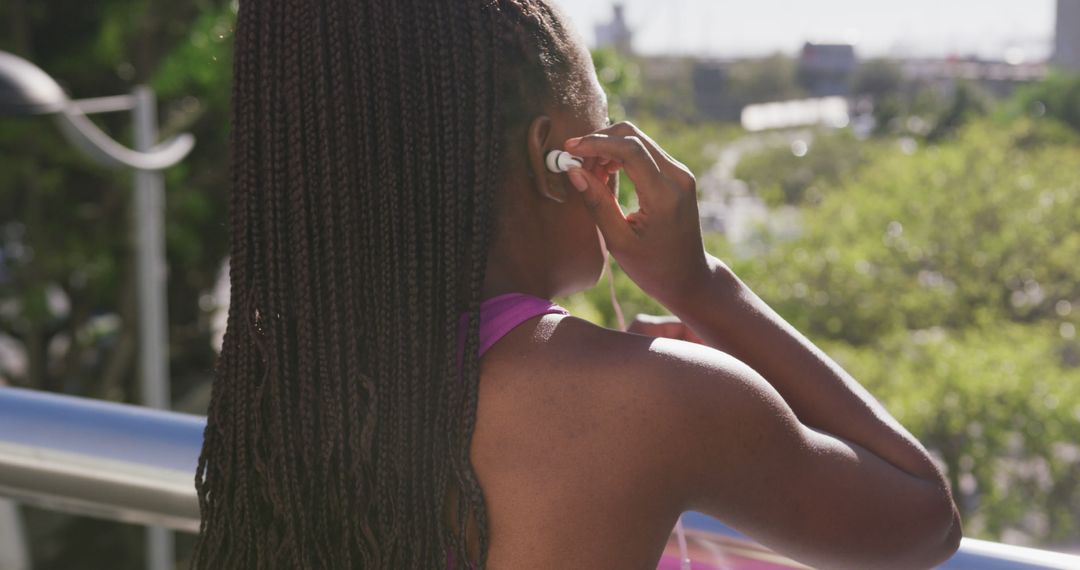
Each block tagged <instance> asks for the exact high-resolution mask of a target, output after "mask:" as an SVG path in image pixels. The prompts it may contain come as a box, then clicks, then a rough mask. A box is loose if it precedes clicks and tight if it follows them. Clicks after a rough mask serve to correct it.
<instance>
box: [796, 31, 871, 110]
mask: <svg viewBox="0 0 1080 570" xmlns="http://www.w3.org/2000/svg"><path fill="white" fill-rule="evenodd" d="M858 64H859V60H858V58H857V57H856V56H855V46H853V45H851V44H815V43H810V42H807V43H806V44H805V45H804V46H803V49H802V54H801V55H800V56H799V83H800V84H801V85H802V86H803V87H804V88H805V89H806V91H807V92H808V93H809V94H810V95H811V96H814V97H829V96H833V95H848V94H849V93H850V92H851V75H852V74H853V73H854V72H855V68H856V67H857V66H858Z"/></svg>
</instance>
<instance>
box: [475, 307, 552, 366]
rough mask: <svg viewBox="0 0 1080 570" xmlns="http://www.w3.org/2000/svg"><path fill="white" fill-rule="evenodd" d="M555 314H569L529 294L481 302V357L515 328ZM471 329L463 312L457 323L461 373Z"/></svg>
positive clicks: (479, 352)
mask: <svg viewBox="0 0 1080 570" xmlns="http://www.w3.org/2000/svg"><path fill="white" fill-rule="evenodd" d="M549 313H555V314H560V315H569V314H570V311H567V310H566V309H564V308H563V307H561V306H559V305H558V304H556V303H552V302H551V301H549V300H548V299H543V298H540V297H535V296H533V295H528V294H526V293H506V294H503V295H498V296H495V297H492V298H490V299H486V300H485V301H484V302H482V303H480V331H479V332H480V346H479V350H478V354H479V355H480V356H483V355H484V353H485V352H487V350H488V349H489V348H491V347H492V346H493V345H494V344H495V343H496V342H498V341H499V339H500V338H502V337H503V336H504V335H506V333H508V332H510V331H511V330H513V328H514V327H516V326H518V325H520V324H521V323H523V322H525V321H527V320H529V319H531V318H533V317H535V316H537V315H546V314H549ZM468 326H469V315H468V314H467V313H462V315H461V320H460V322H459V323H458V351H457V353H458V359H457V363H458V370H461V365H462V356H463V355H464V354H465V332H466V330H467V327H468Z"/></svg>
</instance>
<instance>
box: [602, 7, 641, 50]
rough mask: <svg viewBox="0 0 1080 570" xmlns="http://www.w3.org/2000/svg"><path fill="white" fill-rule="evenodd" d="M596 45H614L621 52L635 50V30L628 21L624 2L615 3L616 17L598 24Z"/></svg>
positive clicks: (604, 46)
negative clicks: (631, 28)
mask: <svg viewBox="0 0 1080 570" xmlns="http://www.w3.org/2000/svg"><path fill="white" fill-rule="evenodd" d="M596 47H598V48H607V47H613V48H615V49H616V50H618V51H619V52H621V53H631V52H633V49H634V32H633V31H632V30H630V26H629V25H627V23H626V10H625V7H624V6H623V5H622V4H615V17H614V19H612V20H611V21H610V22H608V23H606V24H599V25H597V26H596Z"/></svg>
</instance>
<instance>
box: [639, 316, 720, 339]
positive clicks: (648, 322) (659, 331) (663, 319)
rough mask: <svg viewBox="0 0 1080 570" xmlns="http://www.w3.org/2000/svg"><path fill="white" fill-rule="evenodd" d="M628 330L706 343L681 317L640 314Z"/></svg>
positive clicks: (647, 334)
mask: <svg viewBox="0 0 1080 570" xmlns="http://www.w3.org/2000/svg"><path fill="white" fill-rule="evenodd" d="M626 332H632V333H637V334H643V335H646V336H656V337H661V338H673V339H676V340H685V341H687V342H696V343H698V344H705V343H704V342H703V341H702V340H701V337H699V336H698V335H697V333H695V332H694V331H693V329H691V328H690V327H688V326H686V323H684V322H682V321H681V320H679V317H671V316H656V315H644V314H639V315H638V316H636V317H634V322H632V323H630V327H629V328H627V329H626Z"/></svg>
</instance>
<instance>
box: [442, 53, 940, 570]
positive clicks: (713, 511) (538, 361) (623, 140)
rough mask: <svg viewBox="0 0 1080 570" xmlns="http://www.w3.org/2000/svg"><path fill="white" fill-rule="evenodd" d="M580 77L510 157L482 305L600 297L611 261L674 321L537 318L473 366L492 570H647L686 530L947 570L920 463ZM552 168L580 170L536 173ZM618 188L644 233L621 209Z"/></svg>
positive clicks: (933, 490)
mask: <svg viewBox="0 0 1080 570" xmlns="http://www.w3.org/2000/svg"><path fill="white" fill-rule="evenodd" d="M577 49H579V50H584V47H583V46H582V45H581V44H580V43H579V45H578V46H577ZM582 61H590V60H589V59H588V58H587V57H585V58H583V60H582ZM580 76H581V77H583V78H586V79H585V80H583V83H584V86H583V87H584V88H585V89H587V90H588V92H589V97H586V98H585V100H586V103H585V104H584V105H583V107H582V108H580V109H569V110H567V109H558V108H548V109H547V110H546V111H545V113H544V114H543V115H541V116H538V117H536V118H535V119H534V120H533V121H532V123H531V124H530V126H529V128H528V134H527V136H526V138H525V140H523V141H522V142H521V144H522V145H523V146H524V151H525V153H526V155H527V157H528V160H527V164H526V165H524V166H523V168H521V169H519V171H517V172H513V173H510V174H509V176H508V178H507V183H506V184H505V186H504V188H503V189H502V191H503V192H504V196H503V198H504V199H503V200H501V203H502V204H503V208H502V210H501V212H500V213H499V215H500V222H499V226H498V229H497V231H496V239H495V240H494V242H493V245H492V248H491V251H490V255H489V263H488V267H487V275H486V278H485V282H484V289H483V291H484V298H490V297H493V296H495V295H499V294H502V293H508V292H515V291H516V292H524V293H529V294H531V295H535V296H538V297H543V298H548V299H551V298H554V297H557V296H561V295H567V294H571V293H574V292H577V291H581V290H583V289H586V288H589V287H592V286H594V285H595V284H596V283H597V281H598V279H599V278H600V276H601V273H602V271H603V267H604V256H605V252H610V254H611V255H614V256H615V257H616V259H617V260H618V261H619V263H620V266H621V267H622V268H623V269H624V270H625V271H626V272H627V274H628V275H629V276H630V277H631V278H632V279H633V280H634V281H635V282H636V283H637V284H638V285H639V286H640V287H641V289H642V290H643V291H645V292H646V293H647V294H649V295H650V296H652V297H654V298H655V299H656V300H657V301H659V302H661V303H662V304H664V305H665V306H666V307H667V308H668V309H670V310H671V311H672V312H673V313H674V314H675V315H677V316H678V317H679V318H675V319H671V318H668V319H660V320H658V319H655V318H650V317H639V318H638V319H637V320H636V321H635V323H634V325H632V327H631V330H630V331H627V332H622V331H615V330H610V329H606V328H603V327H598V326H596V325H593V324H591V323H589V322H587V321H584V320H582V319H578V318H576V317H572V316H562V315H544V316H540V317H535V318H533V319H529V320H527V321H525V322H523V323H522V324H520V325H518V326H517V327H516V328H514V329H513V330H512V331H510V332H509V333H508V334H507V335H506V336H504V337H503V338H502V339H501V340H500V341H499V342H497V343H496V344H495V345H494V346H493V347H492V348H491V349H490V350H489V351H488V352H487V353H485V355H484V357H483V358H482V360H481V373H480V391H479V403H478V411H477V424H476V429H475V432H474V435H473V441H472V447H471V449H470V454H471V459H472V462H473V465H474V468H475V470H476V473H477V477H478V478H479V480H480V483H481V486H482V488H483V490H484V498H485V503H486V506H487V513H488V528H489V530H490V535H489V536H490V538H491V543H490V548H489V552H488V568H491V569H494V570H503V569H515V570H530V569H550V568H612V569H616V568H618V569H628V568H631V569H633V568H638V569H649V570H652V569H653V568H655V567H656V564H657V562H658V560H659V558H660V556H661V554H662V552H663V549H664V546H665V544H666V543H667V540H668V536H669V534H670V532H671V530H672V527H673V526H674V524H675V521H676V519H677V517H678V516H679V514H680V513H681V512H683V511H686V510H697V511H700V512H704V513H706V514H709V515H712V516H715V517H717V518H719V519H720V520H722V521H724V522H726V523H728V524H729V525H731V526H733V527H735V528H736V529H738V530H740V531H742V532H744V533H745V534H747V535H749V536H751V537H752V538H754V539H757V540H758V541H760V542H762V543H763V544H765V545H766V546H770V547H772V548H774V549H776V550H778V551H779V552H781V553H783V554H787V555H788V556H792V557H794V558H796V559H798V560H800V561H802V562H804V563H807V564H811V565H813V566H816V567H825V568H907V569H910V568H920V567H930V566H932V565H934V564H937V563H939V562H941V561H942V560H944V559H946V558H948V557H949V556H950V555H951V554H952V553H953V552H954V551H955V550H956V547H957V544H958V542H959V538H960V535H961V528H960V523H959V518H958V515H957V514H956V508H955V504H954V503H953V501H952V498H951V495H949V491H948V487H947V485H946V484H944V480H943V478H942V476H941V473H940V472H939V471H937V469H936V468H935V467H934V466H933V464H932V462H930V460H929V457H928V454H927V453H926V450H925V449H923V448H922V446H921V445H920V444H919V443H918V442H917V440H915V439H914V438H913V437H911V436H910V434H908V433H907V432H906V430H904V428H903V427H902V426H900V425H899V423H898V422H896V421H895V419H893V418H892V417H891V416H889V415H888V413H887V412H886V411H884V409H883V408H880V406H879V405H877V404H876V402H874V401H872V398H870V397H869V396H868V395H866V394H865V391H860V390H861V386H858V385H857V383H856V382H855V381H854V380H853V379H850V377H849V376H847V375H846V373H844V372H843V371H842V370H840V369H839V366H837V365H835V363H833V362H832V361H831V360H829V359H828V357H827V356H825V355H824V353H821V352H820V351H819V350H817V349H816V347H814V346H813V345H812V344H810V342H809V341H808V340H806V339H805V337H802V336H801V335H800V334H799V333H798V332H797V331H794V329H790V326H789V325H787V326H786V327H785V325H786V323H784V322H783V321H782V319H780V317H779V316H777V315H775V313H772V312H771V309H768V307H767V306H766V305H764V303H763V302H762V301H761V300H760V299H758V298H757V297H756V296H755V295H753V293H752V292H751V291H749V288H747V287H745V284H742V283H741V282H740V281H739V280H738V279H737V277H735V276H734V275H733V274H731V273H730V272H729V271H728V270H727V268H726V266H724V265H723V263H722V262H720V261H719V260H717V259H716V258H714V257H712V256H710V255H708V254H707V253H706V252H705V251H704V249H703V246H702V242H701V235H700V229H699V225H698V222H697V207H696V185H695V184H696V183H695V180H694V177H693V175H692V174H691V173H690V172H689V171H688V170H687V169H686V168H685V166H683V165H682V164H681V163H679V162H678V161H676V160H675V159H674V158H672V157H670V156H668V155H667V153H665V152H664V151H663V149H662V148H661V147H659V145H657V144H656V143H655V142H653V141H652V140H651V139H649V138H648V136H647V135H645V134H644V133H642V132H641V131H640V130H638V129H637V128H636V127H634V126H633V125H630V124H619V125H613V126H607V125H606V116H607V108H606V101H605V99H604V96H603V93H602V91H601V89H600V86H599V83H598V81H597V80H596V76H595V74H594V72H593V71H592V69H591V68H590V69H582V70H581V74H580ZM556 148H566V149H567V150H569V151H571V152H573V153H575V154H578V155H580V156H584V157H586V159H587V160H586V164H585V168H584V169H583V170H576V171H572V172H571V173H569V174H551V173H549V172H547V170H546V168H545V167H544V164H543V160H544V156H545V155H546V152H547V151H549V150H551V149H556ZM619 169H625V170H626V172H627V174H628V175H629V176H630V178H631V179H633V180H634V181H635V186H636V191H637V192H638V198H639V203H640V204H641V208H640V210H639V211H637V212H632V213H630V214H624V213H623V212H622V211H621V210H620V209H619V207H618V204H617V201H616V196H617V192H618V189H617V186H616V184H617V182H616V180H617V176H614V173H615V172H617V171H618V170H619ZM690 341H693V342H690ZM721 348H723V350H721ZM759 371H760V372H759ZM829 431H831V432H833V433H836V434H843V435H832V434H830V433H829ZM456 500H457V498H456V496H454V494H453V493H451V494H450V496H449V502H450V505H451V507H452V505H453V504H454V503H455V502H456ZM450 512H453V511H450ZM451 525H453V521H451ZM455 530H456V529H455ZM466 535H467V541H468V543H469V544H470V550H471V553H470V554H471V557H473V558H475V557H476V552H477V544H476V530H475V528H474V527H473V525H471V524H470V525H469V528H468V531H467V533H466Z"/></svg>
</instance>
